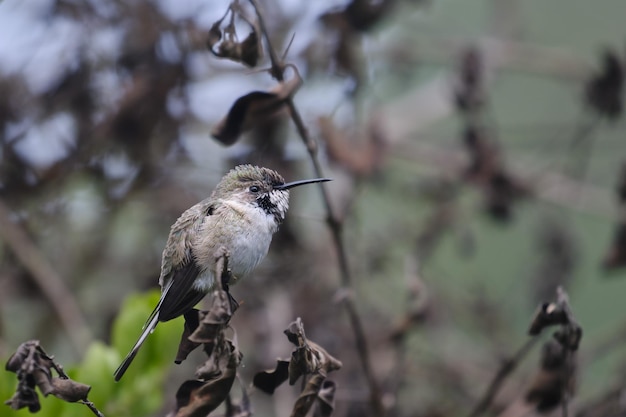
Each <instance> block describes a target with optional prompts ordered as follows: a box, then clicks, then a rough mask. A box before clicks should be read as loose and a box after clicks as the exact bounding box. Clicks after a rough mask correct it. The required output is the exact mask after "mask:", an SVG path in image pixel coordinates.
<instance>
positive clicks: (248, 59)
mask: <svg viewBox="0 0 626 417" xmlns="http://www.w3.org/2000/svg"><path fill="white" fill-rule="evenodd" d="M228 15H230V20H229V23H228V25H226V26H225V27H224V29H222V28H221V26H222V21H223V20H224V19H225V18H226V16H228ZM235 17H239V18H240V19H241V20H243V21H245V22H246V23H247V24H248V25H249V26H250V29H251V32H250V33H249V34H248V36H246V38H245V39H244V40H243V41H242V42H239V39H238V36H237V30H236V27H235ZM206 45H207V48H209V51H211V53H212V54H213V55H215V56H216V57H218V58H226V59H230V60H232V61H235V62H241V63H243V64H245V65H247V66H249V67H254V66H256V64H257V63H258V61H259V58H261V56H262V55H263V47H262V45H261V41H260V37H259V29H258V27H257V25H256V24H254V23H252V22H251V21H250V20H249V19H248V18H247V17H246V16H245V14H244V13H243V11H242V9H241V8H240V7H238V6H237V5H235V4H231V6H230V7H229V8H228V10H227V12H226V14H225V15H224V16H223V17H222V18H221V19H220V20H218V21H216V22H215V23H213V25H212V26H211V29H210V30H209V33H208V34H207V39H206Z"/></svg>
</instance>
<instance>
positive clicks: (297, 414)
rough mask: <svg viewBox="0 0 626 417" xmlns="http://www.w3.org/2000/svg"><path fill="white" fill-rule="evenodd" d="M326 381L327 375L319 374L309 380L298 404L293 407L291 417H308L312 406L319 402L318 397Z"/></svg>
mask: <svg viewBox="0 0 626 417" xmlns="http://www.w3.org/2000/svg"><path fill="white" fill-rule="evenodd" d="M325 380H326V377H325V375H322V374H319V373H318V374H315V375H313V376H312V377H311V378H309V380H308V381H307V383H306V386H305V387H304V390H303V391H302V392H301V393H300V396H299V397H298V399H297V400H296V403H295V404H294V405H293V410H292V411H291V417H305V416H306V415H307V413H308V412H309V410H310V409H311V406H312V405H313V404H314V403H315V400H317V395H318V393H319V392H320V389H321V388H322V384H323V383H324V381H325Z"/></svg>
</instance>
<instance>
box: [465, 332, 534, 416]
mask: <svg viewBox="0 0 626 417" xmlns="http://www.w3.org/2000/svg"><path fill="white" fill-rule="evenodd" d="M538 340H539V337H537V336H535V337H533V338H531V339H528V340H527V341H526V342H525V343H524V344H523V345H522V347H520V348H519V349H518V350H517V352H515V355H513V357H512V358H510V359H508V360H506V361H504V362H503V363H502V366H500V369H498V372H497V373H496V374H495V375H494V377H493V380H492V381H491V384H489V388H487V391H485V394H484V395H483V397H482V398H481V400H480V401H479V402H478V404H476V406H475V407H474V409H473V410H472V411H471V412H470V413H469V415H468V417H478V416H480V415H482V414H483V413H484V412H485V411H486V410H487V408H489V406H490V405H491V402H492V401H493V399H494V398H495V396H496V394H497V393H498V391H500V388H502V385H503V384H504V381H505V380H506V378H507V377H508V376H509V375H510V374H511V373H512V372H513V371H514V370H515V368H517V366H518V365H519V364H520V362H521V361H522V360H523V359H524V358H525V357H526V355H527V354H528V352H530V350H531V349H532V347H533V346H534V345H535V343H537V341H538Z"/></svg>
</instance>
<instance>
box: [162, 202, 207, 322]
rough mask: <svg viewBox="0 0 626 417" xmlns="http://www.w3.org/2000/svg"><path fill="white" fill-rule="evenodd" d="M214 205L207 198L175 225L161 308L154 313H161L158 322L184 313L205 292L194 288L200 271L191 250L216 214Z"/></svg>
mask: <svg viewBox="0 0 626 417" xmlns="http://www.w3.org/2000/svg"><path fill="white" fill-rule="evenodd" d="M214 206H215V202H214V201H211V200H210V199H207V200H204V201H202V202H200V203H198V204H196V205H195V206H193V207H191V208H190V209H188V210H187V211H185V212H184V213H183V214H182V215H181V216H180V218H179V219H178V220H177V221H176V223H174V225H173V226H172V230H171V231H170V235H169V238H168V239H167V245H166V248H165V250H164V251H163V261H162V263H161V277H160V279H159V283H160V284H161V286H162V288H163V292H162V294H161V299H160V300H159V304H158V305H157V309H158V311H155V312H154V313H153V315H156V314H158V316H159V321H168V320H171V319H173V318H176V317H178V316H181V315H183V314H184V313H186V312H187V311H188V310H189V309H191V308H192V307H193V306H194V305H196V304H197V303H198V302H199V301H200V300H201V299H202V298H203V297H204V295H205V293H204V292H202V291H198V290H196V289H194V288H193V283H194V281H195V280H196V278H197V277H198V275H199V274H200V272H201V270H200V267H199V266H198V265H197V263H196V260H195V259H194V257H193V255H192V251H191V250H192V246H193V242H194V239H195V238H196V237H197V233H198V231H199V229H200V226H201V225H202V222H203V221H204V219H205V217H206V216H207V215H210V214H211V213H213V211H214ZM166 289H167V291H166ZM157 309H155V310H157Z"/></svg>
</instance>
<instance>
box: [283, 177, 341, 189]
mask: <svg viewBox="0 0 626 417" xmlns="http://www.w3.org/2000/svg"><path fill="white" fill-rule="evenodd" d="M326 181H332V180H331V179H330V178H315V179H312V180H300V181H293V182H288V183H287V184H283V185H275V186H274V189H275V190H288V189H290V188H293V187H298V186H300V185H305V184H314V183H316V182H326Z"/></svg>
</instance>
